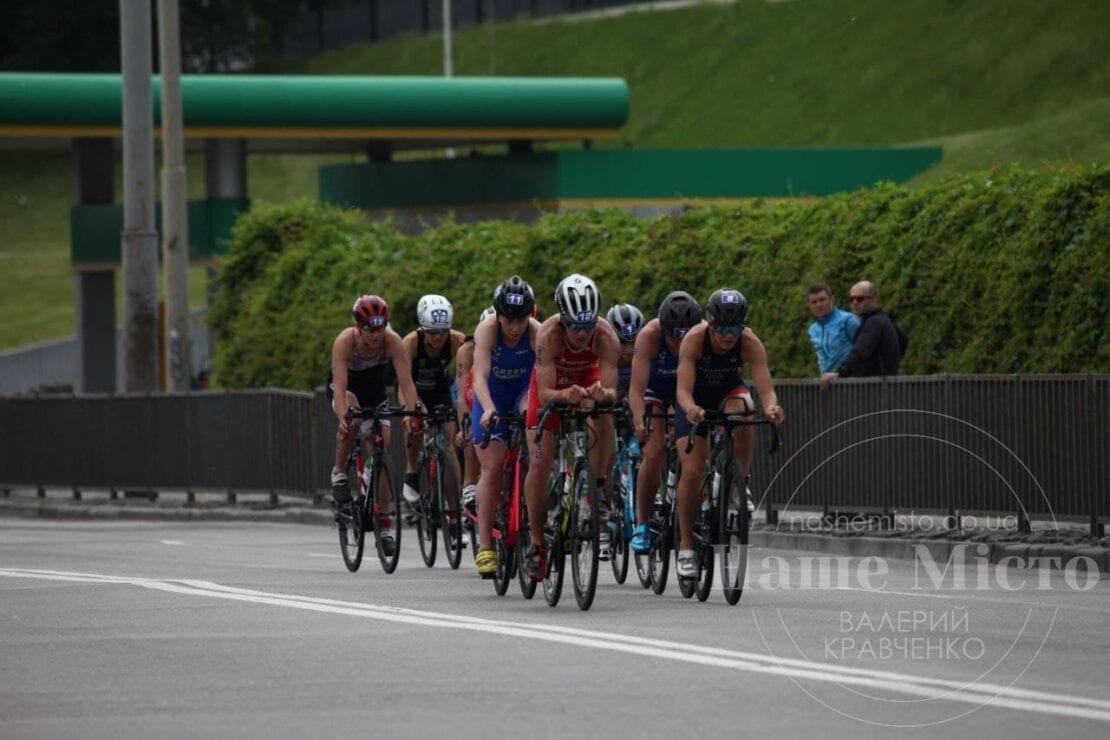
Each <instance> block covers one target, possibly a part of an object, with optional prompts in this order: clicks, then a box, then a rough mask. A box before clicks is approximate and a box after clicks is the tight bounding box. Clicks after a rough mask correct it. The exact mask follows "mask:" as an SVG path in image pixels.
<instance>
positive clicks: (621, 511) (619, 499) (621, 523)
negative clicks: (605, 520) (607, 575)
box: [609, 477, 633, 583]
mask: <svg viewBox="0 0 1110 740" xmlns="http://www.w3.org/2000/svg"><path fill="white" fill-rule="evenodd" d="M613 487H614V489H615V490H616V494H617V495H616V496H615V499H616V501H615V505H614V506H613V511H612V512H610V514H609V565H610V566H612V568H613V578H614V579H616V581H617V583H624V581H625V579H627V578H628V561H629V559H630V557H629V550H630V547H629V539H628V537H626V534H627V530H628V527H627V526H626V520H627V519H628V511H629V510H628V506H629V502H630V501H631V500H633V499H632V498H631V497H632V495H633V492H632V491H630V490H628V489H627V488H626V487H625V483H624V481H622V480H621V479H620V478H619V477H618V478H617V480H616V481H614V483H613Z"/></svg>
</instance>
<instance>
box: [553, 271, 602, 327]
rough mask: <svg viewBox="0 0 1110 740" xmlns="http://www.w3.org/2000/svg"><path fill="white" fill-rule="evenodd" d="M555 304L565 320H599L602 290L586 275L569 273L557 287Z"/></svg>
mask: <svg viewBox="0 0 1110 740" xmlns="http://www.w3.org/2000/svg"><path fill="white" fill-rule="evenodd" d="M555 305H557V306H558V307H559V315H560V316H562V317H563V320H564V321H597V317H598V315H599V314H600V313H601V291H600V290H598V289H597V285H595V284H594V281H593V280H590V279H589V278H588V277H586V276H585V275H579V274H578V273H575V274H573V275H567V276H566V277H565V278H563V279H562V280H561V281H560V282H559V285H558V286H557V287H556V288H555Z"/></svg>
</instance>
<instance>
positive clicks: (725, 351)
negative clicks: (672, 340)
mask: <svg viewBox="0 0 1110 740" xmlns="http://www.w3.org/2000/svg"><path fill="white" fill-rule="evenodd" d="M705 313H706V317H707V318H708V323H702V324H698V325H697V326H695V327H694V328H693V329H691V330H690V332H689V333H688V334H687V335H686V336H685V337H683V339H682V346H681V348H680V349H679V353H678V384H677V387H676V395H677V401H678V404H677V406H676V408H675V415H674V431H675V436H676V437H677V438H678V439H682V438H683V437H685V436H687V435H688V434H689V433H690V429H691V428H694V427H696V428H697V436H696V438H695V440H694V447H693V449H692V450H691V451H690V452H689V453H687V452H686V445H685V444H680V445H679V446H678V455H679V460H680V461H681V463H682V478H681V479H680V480H679V483H678V524H679V536H680V540H681V541H680V542H679V546H678V558H677V567H676V570H677V572H678V575H679V576H680V577H682V578H695V577H697V574H698V569H697V558H696V556H695V554H694V535H693V532H694V521H695V520H696V519H697V517H698V509H699V508H700V501H699V500H698V489H699V488H700V487H701V482H702V480H703V479H704V477H705V462H706V457H707V456H708V454H709V440H708V434H709V430H708V429H707V428H706V427H705V426H704V425H702V421H703V420H704V419H705V409H707V408H710V409H717V410H720V411H724V412H725V413H753V412H754V411H755V405H754V402H753V401H752V397H751V392H750V391H749V390H748V386H746V385H745V384H744V379H743V377H742V376H741V375H740V367H741V365H742V364H743V363H747V364H748V366H749V367H750V368H751V373H752V381H753V382H754V383H755V388H756V390H757V391H759V398H760V400H761V401H762V402H763V415H764V416H766V417H767V419H768V420H770V421H772V422H774V423H775V424H780V423H782V421H783V419H784V418H786V414H785V412H784V411H783V409H782V406H780V405H779V401H778V397H777V396H776V395H775V389H774V386H773V385H772V382H771V371H770V370H769V369H768V367H767V350H765V349H764V347H763V342H761V341H760V340H759V337H757V336H756V335H755V333H754V332H753V331H752V330H751V329H749V328H747V327H746V326H745V323H746V322H747V320H748V300H747V299H746V298H745V297H744V296H743V295H742V294H741V293H740V292H739V291H736V290H731V289H728V288H723V289H721V290H717V291H715V292H714V293H713V295H711V296H710V297H709V301H708V303H706V306H705ZM732 434H733V445H734V452H735V454H736V459H737V460H738V461H739V462H740V465H741V466H742V467H743V468H744V470H745V471H747V473H748V477H749V479H750V477H751V469H752V467H751V466H752V455H753V451H754V447H755V430H754V429H753V428H752V427H750V426H748V427H739V428H737V429H736V430H735V431H733V433H732ZM734 505H736V506H744V505H747V506H748V508H749V510H751V502H750V501H748V502H734Z"/></svg>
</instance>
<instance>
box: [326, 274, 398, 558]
mask: <svg viewBox="0 0 1110 740" xmlns="http://www.w3.org/2000/svg"><path fill="white" fill-rule="evenodd" d="M351 316H352V317H353V318H354V321H355V325H354V326H353V327H347V328H346V329H344V330H343V331H341V332H339V335H338V336H336V338H335V341H334V342H333V343H332V348H331V369H330V370H329V371H328V385H327V388H328V390H327V395H328V400H330V401H331V407H332V409H333V410H334V411H335V415H336V417H337V418H338V419H339V428H338V431H337V432H336V442H335V465H334V467H333V468H332V471H331V492H332V497H333V498H334V499H335V504H336V508H337V510H342V509H344V508H346V509H348V510H349V508H350V505H351V488H350V485H349V484H348V481H347V473H346V467H347V457H348V456H349V455H350V454H351V450H352V449H353V448H354V446H355V440H356V438H357V436H358V435H357V434H353V433H352V432H353V431H356V430H352V429H351V428H350V426H349V425H348V423H347V421H346V419H345V418H344V416H345V414H346V413H347V409H348V407H351V408H356V409H360V408H361V409H371V408H376V407H378V406H381V405H382V404H384V403H386V388H385V386H386V368H387V367H388V366H390V365H392V367H393V371H394V373H396V375H397V388H398V396H399V397H400V398H402V399H403V401H402V402H403V403H404V404H405V408H406V409H407V410H410V411H411V410H412V409H413V404H414V403H415V402H416V399H417V398H418V396H417V393H416V386H414V385H413V383H412V363H411V362H410V361H409V358H408V355H407V354H406V353H405V348H404V343H403V342H402V341H401V337H400V335H399V334H397V332H395V331H393V329H391V328H390V326H389V304H388V303H386V302H385V299H383V298H381V297H380V296H376V295H364V296H362V297H361V298H359V299H358V300H356V301H355V305H354V306H352V307H351ZM381 423H382V427H383V433H384V436H385V443H386V445H387V446H388V444H389V419H383V420H382V422H381ZM371 424H372V420H370V419H364V420H361V424H360V426H359V429H358V430H357V431H358V432H359V433H361V434H365V433H367V432H368V431H369V430H370V426H371ZM369 452H370V451H369V450H367V453H368V454H369ZM383 513H384V514H389V512H383ZM347 514H348V515H349V511H348V512H347ZM384 544H385V543H384V542H383V545H384Z"/></svg>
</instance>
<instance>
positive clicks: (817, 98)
mask: <svg viewBox="0 0 1110 740" xmlns="http://www.w3.org/2000/svg"><path fill="white" fill-rule="evenodd" d="M441 49H442V47H441V40H440V38H439V37H438V36H428V37H411V38H407V39H399V40H396V41H393V42H390V43H385V44H377V45H367V46H360V47H351V48H347V49H342V50H339V51H335V52H331V53H327V54H323V55H320V56H318V57H316V58H314V59H312V60H310V61H308V62H306V63H303V64H298V65H293V66H290V67H289V68H287V69H284V70H274V71H283V72H289V73H299V72H306V73H315V74H402V73H404V74H439V73H440V72H441V70H442V60H441V53H442V51H441ZM455 69H456V73H457V74H460V75H486V74H498V75H526V76H536V75H556V76H561V75H582V76H596V75H617V76H621V77H624V78H625V79H627V80H628V82H629V85H630V87H631V90H632V110H631V116H630V119H629V122H628V124H627V126H626V127H625V129H624V132H623V136H622V139H621V141H620V142H617V143H616V144H614V145H620V146H636V147H644V148H647V147H739V146H753V147H758V146H767V147H773V146H852V145H869V144H902V143H918V142H926V143H935V144H939V145H941V146H943V147H944V148H945V159H944V161H943V162H942V163H941V164H940V165H939V166H938V167H936V168H934V170H932V171H930V172H929V173H926V174H925V175H923V176H921V177H920V178H919V180H920V181H921V182H930V181H934V180H936V179H937V178H939V177H941V176H943V175H945V174H950V173H956V172H968V171H971V170H976V169H984V168H988V167H991V166H994V165H996V164H1010V163H1014V162H1017V163H1021V164H1023V165H1025V166H1027V167H1038V166H1042V165H1044V164H1045V163H1049V162H1060V161H1071V162H1078V163H1081V164H1090V163H1098V162H1102V163H1105V162H1108V161H1110V3H1107V2H1104V1H1103V0H1067V1H1066V2H1060V3H1045V2H1043V1H1042V0H979V1H977V2H968V1H965V0H899V2H897V3H891V2H889V0H795V1H794V2H775V3H768V2H764V1H763V0H741V1H740V2H737V3H735V4H733V5H724V6H717V5H713V6H705V7H698V8H689V9H684V10H676V11H668V12H644V13H630V14H628V15H625V16H622V17H618V18H605V19H592V20H588V21H587V20H576V21H568V20H554V21H551V22H546V23H530V22H526V21H512V22H507V23H502V24H498V25H496V26H494V27H493V28H492V32H491V29H490V28H478V29H469V30H465V31H461V32H458V33H457V34H456V36H455ZM343 159H344V158H342V157H331V158H328V159H327V160H326V161H343ZM346 159H347V160H348V161H350V160H355V161H358V160H361V159H363V157H361V155H359V154H352V155H351V156H350V157H347V158H346ZM321 161H322V160H321V159H318V158H313V157H307V156H293V155H290V156H253V157H251V159H250V162H249V173H248V181H249V188H250V192H251V195H252V197H253V198H255V199H256V200H264V201H276V202H284V201H288V200H291V199H294V198H299V197H314V196H315V194H316V168H317V166H318V165H319V164H320V163H321ZM188 167H189V172H190V191H191V194H192V197H199V196H200V194H201V192H202V190H203V168H202V165H201V162H200V161H199V159H198V158H195V157H192V158H190V160H189V162H188ZM71 178H72V173H71V164H70V161H69V157H68V156H64V155H56V154H51V155H45V154H39V153H31V152H10V151H0V229H2V233H3V234H4V235H5V241H4V243H3V244H2V245H0V349H3V348H7V347H12V346H16V345H19V344H23V343H26V342H33V341H41V340H45V339H51V338H55V337H60V336H64V335H66V334H72V333H73V331H74V316H73V298H74V279H73V274H72V270H71V268H70V265H69V254H68V250H69V246H68V243H69V225H68V209H69V206H70V203H71V202H72V193H71ZM118 182H119V178H118V176H117V187H118ZM203 292H204V280H203V273H202V271H200V270H193V271H192V272H191V275H190V293H191V300H192V302H193V303H194V305H202V304H203V300H204V299H203ZM120 315H122V313H121V314H120Z"/></svg>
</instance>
